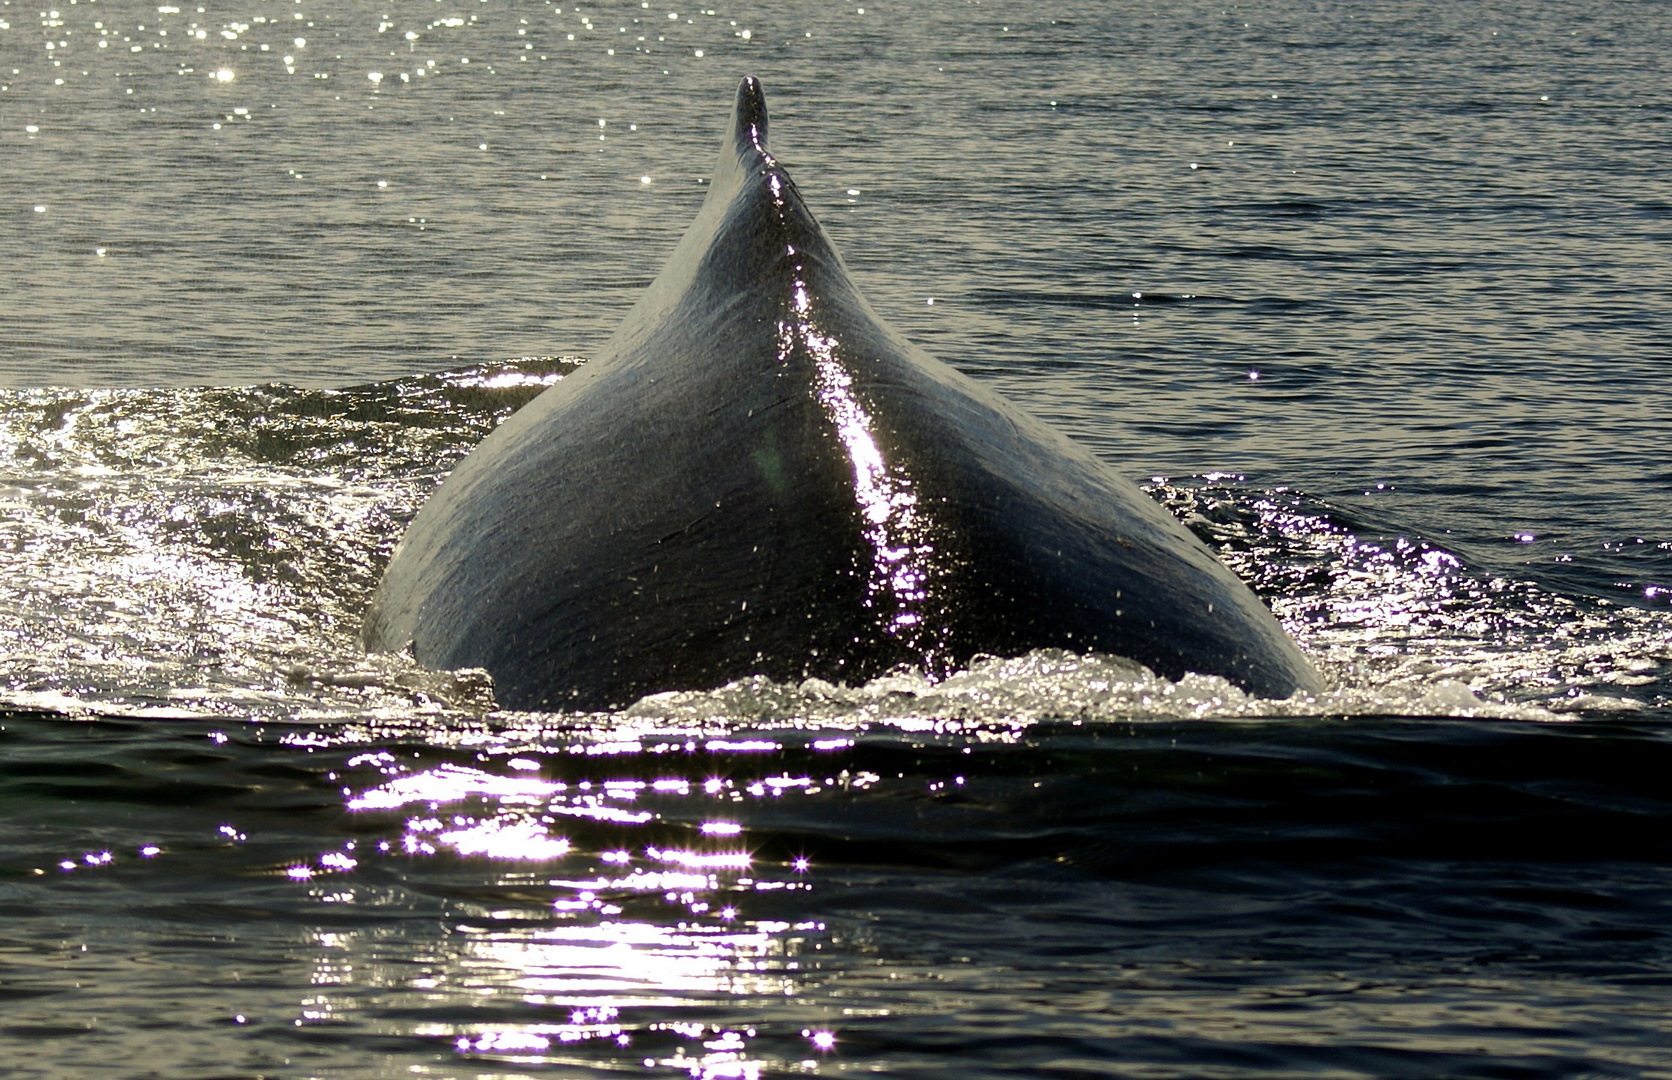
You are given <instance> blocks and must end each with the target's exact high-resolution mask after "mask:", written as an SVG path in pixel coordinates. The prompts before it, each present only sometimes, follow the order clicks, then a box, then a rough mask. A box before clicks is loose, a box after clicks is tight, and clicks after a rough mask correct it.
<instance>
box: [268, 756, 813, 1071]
mask: <svg viewBox="0 0 1672 1080" xmlns="http://www.w3.org/2000/svg"><path fill="white" fill-rule="evenodd" d="M527 734H533V733H532V732H530V733H527ZM648 734H649V733H647V735H648ZM661 734H662V739H657V738H655V737H654V736H653V735H652V736H651V737H647V738H644V739H641V740H639V743H640V744H648V745H649V746H661V745H664V744H665V743H666V744H671V745H676V746H679V747H681V749H682V750H683V752H684V753H686V754H691V755H699V754H700V755H702V756H703V757H704V758H706V757H707V755H709V754H713V753H719V754H736V755H742V757H741V760H745V761H750V760H759V759H758V758H756V756H755V755H756V754H758V753H759V752H760V749H761V748H760V747H758V746H757V745H754V744H760V743H769V744H770V745H771V746H772V748H773V749H777V750H781V749H782V748H783V743H782V742H781V741H779V740H770V739H739V740H730V741H727V740H702V741H699V740H696V739H689V738H687V739H684V740H683V741H675V739H674V733H673V732H671V731H664V732H662V733H661ZM433 735H434V737H435V738H436V739H437V740H438V741H439V742H440V743H441V744H449V743H450V744H452V745H454V746H458V745H460V744H465V745H475V746H478V747H484V746H487V747H491V748H490V749H481V750H479V751H478V758H479V762H478V765H477V766H469V765H464V764H461V763H457V762H448V761H443V762H440V763H435V762H431V763H428V764H420V762H416V761H411V759H410V758H406V759H405V760H403V756H402V755H399V754H396V753H392V752H390V751H387V750H379V751H370V752H362V753H354V754H350V755H349V756H348V757H347V767H348V768H349V769H350V770H352V772H351V773H350V774H349V778H350V779H354V778H358V780H359V784H358V785H356V784H353V783H351V784H350V785H349V786H347V787H345V788H344V789H343V802H344V805H345V806H346V807H347V808H348V810H349V811H350V812H352V813H354V814H355V815H357V816H360V817H361V829H360V830H359V831H361V832H365V831H367V830H370V831H373V832H375V831H377V830H378V829H380V828H390V829H392V830H393V832H392V833H391V835H390V837H389V838H388V839H387V840H384V841H381V842H377V843H376V844H375V846H376V847H377V848H378V849H379V850H380V851H384V852H387V853H388V854H389V857H402V858H408V859H413V860H417V861H418V863H417V865H415V867H414V869H413V871H412V872H413V873H416V874H419V875H421V874H422V873H423V871H422V863H423V861H424V860H428V859H432V858H440V859H464V860H479V861H480V864H481V865H482V867H483V869H484V870H487V871H488V872H489V874H490V877H489V881H488V883H485V884H484V885H483V886H482V887H480V888H478V889H477V890H475V895H474V897H473V898H471V899H470V900H469V901H468V902H465V903H462V904H460V905H459V906H458V907H457V908H456V911H455V914H454V915H453V916H452V918H451V920H450V931H449V933H448V934H447V935H446V936H445V938H444V939H443V940H444V944H443V945H441V946H438V947H436V948H435V949H433V950H432V951H431V956H430V958H429V959H428V960H427V961H426V962H425V963H424V964H423V970H421V971H420V972H417V973H413V972H405V971H397V970H394V969H391V968H390V967H389V965H387V964H386V963H382V962H381V961H380V960H379V959H378V957H379V950H380V946H379V945H378V943H377V941H375V940H373V939H372V938H371V937H368V936H365V935H362V934H360V933H357V932H347V933H344V932H336V931H332V932H323V931H322V932H319V933H317V934H316V936H315V944H316V946H317V947H318V950H319V952H318V957H317V959H316V961H315V970H314V978H313V979H312V980H311V987H312V993H311V994H310V995H309V996H308V997H307V998H306V999H305V1000H304V1001H302V1002H301V1003H300V1009H299V1012H298V1015H297V1020H296V1023H297V1024H298V1025H299V1026H308V1025H313V1024H323V1023H333V1022H339V1021H340V1018H342V1017H344V1016H345V1015H347V1014H348V1013H350V1012H352V1011H353V1010H354V1009H356V1008H358V1007H359V1006H358V1005H357V1004H356V1002H357V1000H358V999H357V997H356V993H357V992H358V988H360V987H363V986H366V985H370V984H378V983H381V984H383V985H384V986H385V988H386V989H390V990H393V991H395V992H400V993H409V994H416V995H422V996H423V997H424V998H425V999H426V1000H427V1001H429V1002H431V1003H432V1007H433V1002H435V1001H437V1000H441V999H451V1000H457V1001H459V1002H468V1003H470V1004H469V1007H468V1009H464V1010H462V1011H461V1012H460V1015H459V1016H458V1017H457V1018H456V1019H450V1020H447V1021H444V1022H430V1021H426V1022H424V1023H422V1024H419V1025H417V1026H416V1027H412V1028H407V1029H406V1030H408V1031H409V1032H411V1033H413V1034H417V1035H420V1036H423V1037H428V1038H433V1039H436V1040H440V1041H443V1042H444V1044H445V1045H447V1046H448V1047H449V1048H450V1050H451V1052H452V1053H453V1054H454V1055H456V1056H458V1057H459V1058H464V1059H472V1060H481V1061H501V1062H516V1063H525V1064H531V1065H532V1064H540V1065H560V1064H564V1063H572V1064H576V1065H587V1066H592V1067H596V1066H597V1065H598V1063H599V1062H598V1060H597V1055H598V1054H600V1053H602V1054H605V1055H606V1056H610V1057H612V1058H617V1057H618V1060H617V1061H616V1064H615V1066H613V1067H621V1065H622V1064H624V1063H626V1062H628V1061H631V1062H632V1063H634V1065H635V1066H638V1065H640V1064H641V1063H642V1067H644V1068H647V1069H651V1070H665V1069H672V1070H677V1071H680V1072H683V1073H686V1074H688V1075H690V1076H693V1077H713V1078H722V1077H755V1076H760V1075H763V1074H764V1073H766V1072H775V1071H782V1070H784V1069H786V1068H788V1069H793V1070H795V1071H805V1070H806V1065H807V1064H808V1061H807V1060H804V1058H805V1051H804V1050H802V1049H799V1048H801V1047H805V1046H807V1045H809V1044H810V1045H812V1046H813V1047H814V1049H815V1051H817V1052H822V1051H826V1050H829V1049H830V1047H831V1045H832V1044H831V1043H829V1042H828V1041H827V1042H825V1043H819V1042H818V1041H817V1039H813V1038H812V1037H810V1036H804V1037H798V1038H794V1039H793V1040H788V1033H786V1032H776V1033H763V1032H762V1031H760V1030H759V1029H757V1028H756V1027H753V1026H748V1025H738V1024H735V1023H708V1022H704V1021H698V1020H694V1019H691V1018H690V1017H691V1015H692V1010H693V1009H697V1008H700V1007H701V1005H702V1003H704V1002H707V1001H712V1000H716V999H724V1000H728V1001H732V1002H738V1001H744V1000H750V999H755V1000H763V1001H771V1002H774V1003H780V1004H781V1003H784V1002H787V1001H793V1000H794V999H795V998H796V997H797V996H798V995H800V994H802V993H803V991H804V989H805V985H804V979H805V976H806V975H807V973H808V972H809V970H810V968H809V966H808V963H809V960H811V959H812V958H813V956H814V955H815V954H816V951H817V950H818V949H819V948H820V944H821V942H822V941H823V940H824V939H825V938H826V930H825V927H824V924H823V923H821V922H808V921H790V920H785V919H775V918H771V917H757V916H752V915H751V914H750V911H749V909H750V907H751V905H752V903H754V902H755V901H753V900H752V899H751V898H752V897H759V898H761V899H762V900H766V899H767V898H770V897H772V896H773V895H775V894H782V893H783V892H784V891H785V890H808V889H811V888H812V887H813V885H812V882H811V881H810V880H809V871H810V869H811V867H810V864H809V862H808V860H807V859H806V858H805V857H798V858H795V859H792V860H788V861H784V860H781V859H773V858H758V857H757V856H756V855H755V854H754V853H752V852H751V851H750V850H749V846H748V829H747V827H746V824H745V823H744V822H742V821H739V820H734V819H731V818H726V819H722V818H720V817H718V816H716V815H715V813H714V812H713V811H714V807H715V804H716V802H717V801H718V802H720V803H729V802H731V801H732V800H733V798H734V797H745V798H761V799H773V798H782V797H783V794H784V793H786V792H790V793H794V792H801V793H806V792H807V791H809V790H811V791H815V792H816V791H818V790H819V788H818V786H817V784H816V783H815V782H814V781H813V779H812V778H811V777H808V776H790V775H773V776H768V777H764V778H762V779H764V780H765V781H769V782H770V785H771V786H770V788H769V787H768V784H767V783H764V782H762V781H761V780H753V781H752V780H750V779H749V778H747V777H740V776H725V775H721V776H716V775H713V774H709V775H706V776H705V775H703V773H704V772H706V771H707V770H706V765H704V764H700V763H698V762H692V763H691V764H692V766H693V767H694V768H696V769H698V770H699V771H698V772H697V773H696V774H695V775H694V776H693V775H692V774H691V773H690V772H689V771H687V774H686V775H684V776H668V775H666V772H665V770H658V771H661V772H662V775H656V776H644V775H643V774H642V773H640V774H639V775H632V771H631V770H630V771H629V773H628V775H619V774H618V775H615V776H611V777H607V778H590V779H581V778H578V777H577V776H576V774H575V773H574V772H573V771H571V772H567V773H564V774H563V775H564V777H565V778H564V779H561V780H559V779H553V778H550V777H549V776H546V775H541V773H542V772H546V771H549V770H551V769H553V768H554V766H553V765H552V764H551V763H549V762H548V761H547V758H548V757H549V755H550V754H551V752H552V744H551V742H550V740H549V733H547V732H541V733H539V734H538V735H537V736H536V738H537V739H538V742H535V743H531V744H528V745H526V746H525V745H519V744H518V743H519V740H518V738H517V736H516V735H515V734H511V735H510V736H509V737H507V736H506V735H505V734H504V733H502V735H501V737H500V739H499V740H497V744H493V743H489V742H488V741H485V740H484V738H483V736H482V735H481V734H479V733H463V734H461V733H460V732H458V731H447V732H443V731H437V732H434V733H433ZM600 737H601V738H607V736H606V735H604V734H603V733H600ZM571 739H573V736H571ZM664 741H665V742H664ZM715 742H721V743H727V745H726V746H725V747H724V748H712V747H713V743H715ZM732 743H735V744H736V745H731V744H732ZM686 747H688V748H689V749H684V748H686ZM576 749H577V750H578V748H576ZM641 753H644V754H645V755H646V756H645V757H644V758H643V759H641V760H642V761H645V762H652V761H655V760H656V758H655V757H654V756H652V755H651V753H650V751H649V750H648V749H646V750H643V751H641ZM562 758H563V760H564V761H566V762H569V763H572V767H580V768H584V767H590V766H589V764H588V763H590V762H593V761H595V760H596V759H595V758H593V757H591V756H590V755H586V754H584V753H579V752H576V753H573V754H571V753H568V752H567V751H565V752H564V753H563V755H562ZM484 759H485V760H484ZM769 791H770V794H768V792H769ZM641 802H643V803H647V805H645V806H644V807H642V808H636V809H635V811H634V812H632V813H630V814H615V815H610V814H588V815H586V816H584V817H582V818H580V819H579V820H580V822H582V823H584V828H582V831H581V832H578V833H570V834H567V835H564V834H562V833H560V832H558V831H555V829H556V826H557V825H558V824H559V823H562V822H565V821H570V822H573V821H576V819H575V818H573V817H569V816H566V815H568V814H569V812H570V811H573V810H575V809H577V808H579V809H583V810H589V811H592V810H600V809H609V808H611V807H610V805H609V804H612V803H622V804H629V805H632V804H635V803H641ZM577 828H581V826H579V825H578V826H577ZM583 834H584V835H583ZM675 837H678V838H680V839H674V838H675ZM357 844H358V846H359V847H364V846H365V845H366V844H367V840H366V839H365V838H362V839H361V840H359V841H358V842H357ZM355 850H356V842H350V843H349V844H348V845H347V846H346V847H345V848H344V849H343V850H341V851H330V852H326V853H324V854H323V855H321V856H320V857H319V858H318V859H317V860H316V861H315V862H313V863H311V864H309V865H305V866H293V867H291V868H290V869H289V870H287V871H286V873H289V874H290V875H291V876H292V877H294V878H295V879H296V880H297V881H298V882H308V883H309V884H310V885H312V883H313V879H315V878H317V877H321V876H325V875H351V872H352V871H354V870H355V869H356V868H357V867H358V866H359V861H358V859H357V858H356V856H355V855H354V854H353V852H354V851H355ZM339 880H342V881H344V882H345V885H344V886H342V887H337V888H335V889H333V891H330V892H328V893H327V892H326V891H324V890H323V889H322V890H321V892H320V894H319V898H320V899H321V900H325V901H332V900H335V901H337V902H346V903H353V902H355V901H356V900H357V899H359V898H361V897H362V896H366V897H367V898H368V899H369V894H368V893H367V891H366V890H367V886H366V885H365V884H364V883H363V882H361V881H360V880H359V879H357V878H356V877H353V876H342V877H339ZM809 1030H811V1029H809ZM819 1030H820V1032H821V1035H820V1037H822V1038H826V1039H827V1040H828V1039H830V1038H832V1036H831V1035H830V1033H829V1032H828V1031H824V1029H823V1028H820V1029H819ZM767 1035H771V1037H770V1038H769V1039H768V1040H767V1043H763V1042H762V1039H763V1037H765V1036H767ZM786 1044H787V1045H788V1046H791V1047H796V1048H797V1049H796V1050H795V1053H793V1054H791V1053H786V1049H785V1047H786ZM809 1060H810V1059H809Z"/></svg>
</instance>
